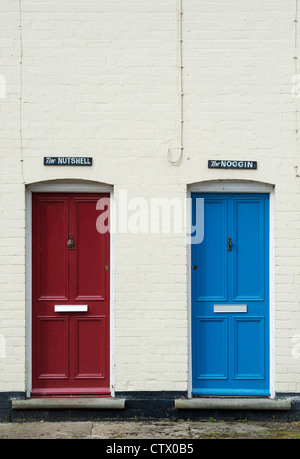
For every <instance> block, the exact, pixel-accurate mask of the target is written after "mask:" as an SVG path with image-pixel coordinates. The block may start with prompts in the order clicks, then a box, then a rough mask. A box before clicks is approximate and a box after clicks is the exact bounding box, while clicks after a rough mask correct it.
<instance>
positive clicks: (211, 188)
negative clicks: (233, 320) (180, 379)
mask: <svg viewBox="0 0 300 459" xmlns="http://www.w3.org/2000/svg"><path fill="white" fill-rule="evenodd" d="M193 192H201V193H268V194H269V206H270V209H269V231H270V234H269V241H270V242H269V244H270V247H269V253H270V255H269V265H270V268H269V276H270V277H269V285H270V287H269V288H270V292H269V293H270V324H269V325H270V342H269V349H270V394H271V395H270V398H275V257H274V199H275V188H274V185H271V184H266V183H262V182H254V181H246V180H214V181H207V182H198V183H194V184H191V185H189V186H188V191H187V193H188V197H189V198H190V197H191V193H193ZM187 214H188V215H187V219H188V225H189V226H188V228H191V211H190V209H188V212H187ZM187 267H188V269H187V275H188V279H187V284H188V397H189V398H191V397H192V337H191V246H190V245H188V247H187Z"/></svg>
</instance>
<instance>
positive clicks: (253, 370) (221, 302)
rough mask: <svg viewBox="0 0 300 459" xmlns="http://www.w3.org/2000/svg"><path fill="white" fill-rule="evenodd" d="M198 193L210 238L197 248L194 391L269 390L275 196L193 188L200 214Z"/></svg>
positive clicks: (194, 264)
mask: <svg viewBox="0 0 300 459" xmlns="http://www.w3.org/2000/svg"><path fill="white" fill-rule="evenodd" d="M198 198H199V199H204V238H203V241H202V242H201V243H199V244H193V245H192V248H191V257H192V260H191V261H192V269H191V273H192V279H191V282H192V295H191V297H192V298H191V303H192V315H191V317H192V381H193V393H194V394H211V395H214V394H216V395H269V197H268V195H267V194H225V193H224V194H217V193H216V194H214V193H208V194H200V193H194V194H193V195H192V209H193V211H192V214H193V218H195V212H194V209H196V199H198ZM198 224H202V223H201V222H198ZM193 225H194V226H195V225H197V222H195V221H194V220H193ZM195 268H196V269H195Z"/></svg>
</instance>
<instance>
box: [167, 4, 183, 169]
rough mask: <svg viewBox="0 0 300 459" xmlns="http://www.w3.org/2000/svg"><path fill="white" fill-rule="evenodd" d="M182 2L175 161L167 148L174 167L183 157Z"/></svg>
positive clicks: (178, 24) (179, 5) (180, 11)
mask: <svg viewBox="0 0 300 459" xmlns="http://www.w3.org/2000/svg"><path fill="white" fill-rule="evenodd" d="M182 14H183V11H182V0H177V48H178V50H177V72H178V93H179V139H178V142H179V146H178V147H177V148H175V150H179V155H178V157H177V158H176V159H172V158H171V151H170V150H171V148H170V147H168V148H167V159H168V161H169V162H170V163H171V164H173V165H174V166H176V165H178V164H179V163H180V161H181V159H182V155H183V78H182V73H183V64H182Z"/></svg>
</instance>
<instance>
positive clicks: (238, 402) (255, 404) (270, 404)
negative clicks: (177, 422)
mask: <svg viewBox="0 0 300 459" xmlns="http://www.w3.org/2000/svg"><path fill="white" fill-rule="evenodd" d="M175 408H176V409H177V410H281V411H284V410H285V411H288V410H290V409H291V402H290V401H288V400H284V399H282V400H278V399H276V400H275V399H267V398H210V397H207V398H205V397H203V398H191V399H176V400H175Z"/></svg>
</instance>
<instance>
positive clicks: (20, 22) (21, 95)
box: [19, 0, 25, 183]
mask: <svg viewBox="0 0 300 459" xmlns="http://www.w3.org/2000/svg"><path fill="white" fill-rule="evenodd" d="M19 40H20V62H19V64H20V88H19V133H20V162H21V173H22V180H23V183H25V180H24V158H23V120H22V104H23V39H22V0H19Z"/></svg>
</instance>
